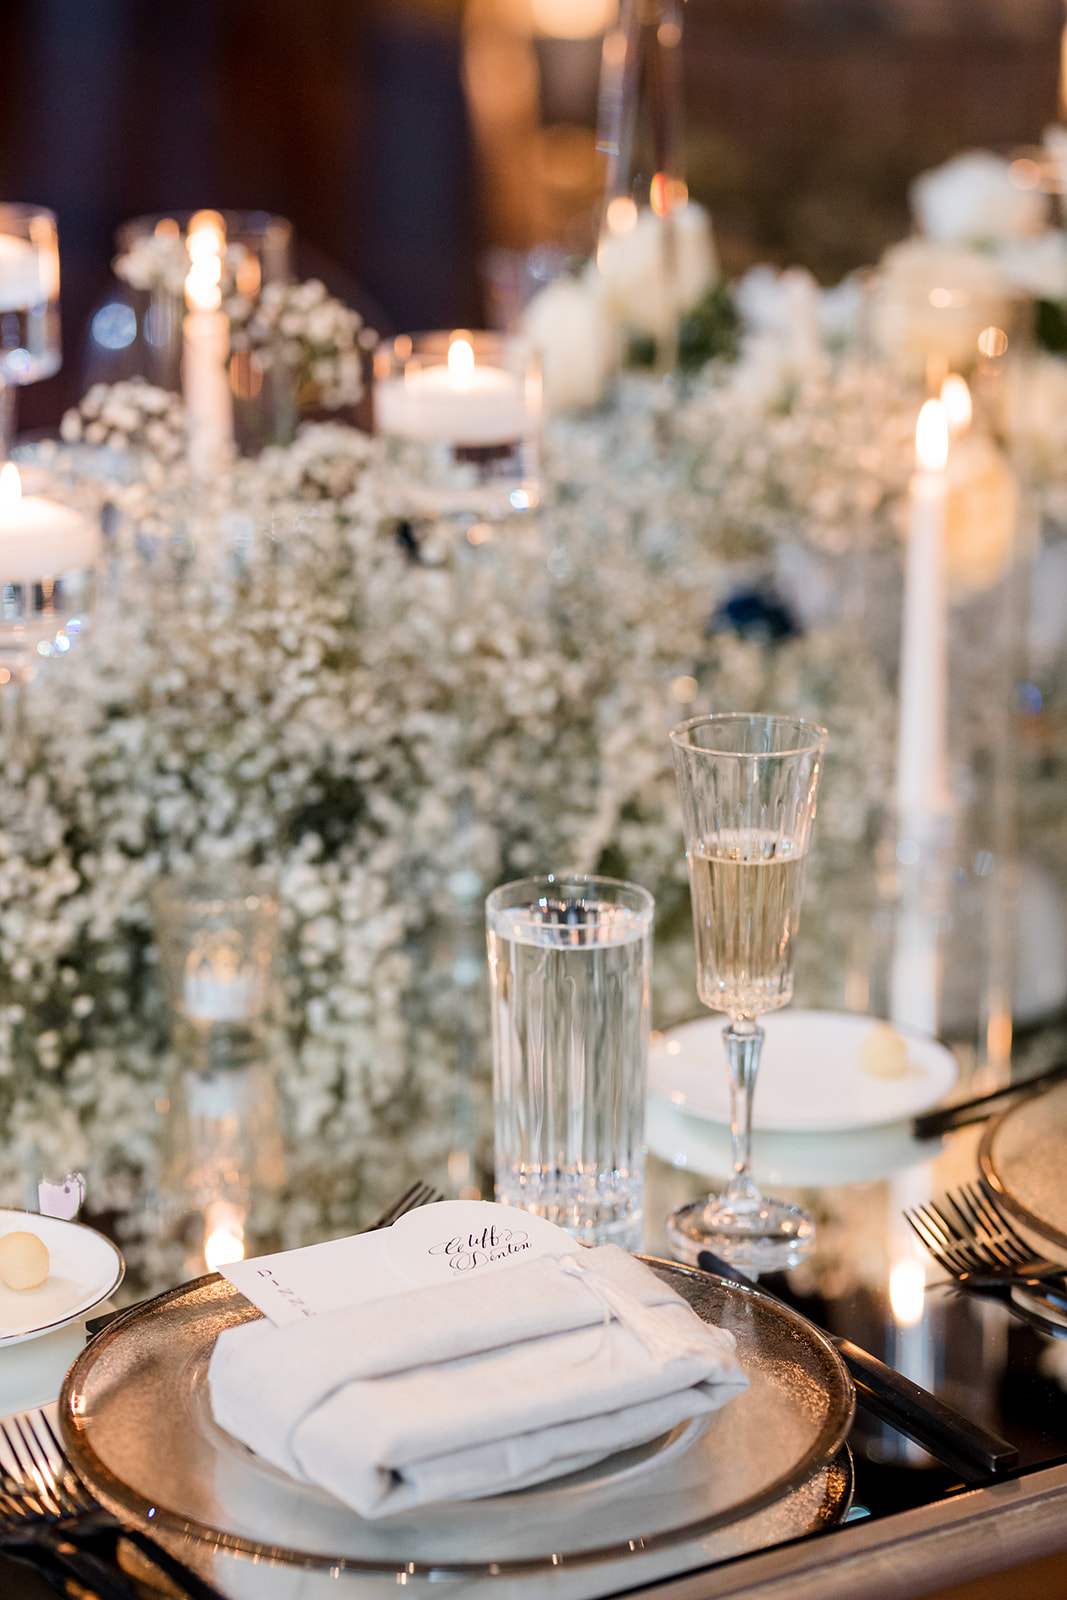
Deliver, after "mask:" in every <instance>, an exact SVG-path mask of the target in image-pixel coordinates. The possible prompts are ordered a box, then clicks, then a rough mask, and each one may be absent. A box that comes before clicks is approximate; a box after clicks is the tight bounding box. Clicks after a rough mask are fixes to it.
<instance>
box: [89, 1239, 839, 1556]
mask: <svg viewBox="0 0 1067 1600" xmlns="http://www.w3.org/2000/svg"><path fill="white" fill-rule="evenodd" d="M649 1264H650V1265H651V1266H652V1267H653V1269H654V1270H655V1271H656V1272H657V1273H658V1274H659V1276H661V1277H662V1278H664V1279H665V1280H666V1281H667V1282H669V1283H670V1284H672V1286H673V1287H675V1288H676V1289H677V1290H678V1291H679V1293H681V1294H682V1295H684V1296H685V1298H686V1299H687V1300H688V1301H689V1303H690V1305H692V1306H693V1309H694V1310H695V1311H696V1312H697V1314H698V1315H699V1316H701V1317H703V1318H704V1319H705V1320H706V1321H708V1322H713V1323H716V1324H717V1325H718V1326H720V1327H725V1328H728V1329H729V1330H730V1331H731V1332H732V1333H733V1334H734V1336H735V1338H736V1340H737V1350H738V1357H739V1359H740V1361H741V1364H742V1365H743V1366H744V1368H745V1370H746V1372H747V1373H748V1376H749V1382H750V1387H749V1389H748V1391H747V1392H746V1393H745V1394H743V1395H741V1396H740V1397H739V1398H737V1399H736V1400H733V1401H731V1403H730V1404H729V1405H727V1406H725V1407H724V1408H723V1410H722V1411H719V1412H716V1413H714V1414H713V1415H712V1416H711V1417H710V1419H708V1421H707V1425H706V1426H704V1427H696V1428H690V1429H687V1430H682V1434H681V1436H678V1435H672V1436H668V1437H667V1439H666V1440H665V1441H663V1442H661V1447H660V1448H659V1449H657V1450H654V1451H652V1452H650V1453H648V1454H646V1455H645V1456H643V1457H642V1456H641V1455H640V1454H639V1453H636V1454H635V1453H631V1455H632V1456H635V1459H633V1460H632V1461H631V1462H629V1463H628V1464H623V1463H620V1461H619V1459H618V1458H616V1459H615V1460H614V1461H613V1462H605V1463H603V1464H602V1466H601V1467H600V1468H596V1469H592V1471H590V1472H588V1473H586V1474H583V1475H582V1476H581V1477H580V1478H579V1479H574V1480H557V1481H556V1482H553V1483H548V1484H544V1485H541V1486H540V1487H538V1488H535V1489H530V1490H527V1491H524V1492H521V1493H517V1494H511V1495H504V1496H500V1497H497V1498H493V1499H487V1500H479V1501H471V1502H466V1503H464V1504H450V1505H441V1506H433V1507H426V1508H423V1509H422V1510H420V1511H419V1512H417V1513H414V1514H411V1515H408V1516H399V1517H391V1518H386V1519H382V1520H379V1521H375V1522H368V1521H365V1520H364V1519H362V1518H360V1517H359V1516H357V1515H356V1513H355V1512H353V1511H351V1510H350V1509H349V1508H348V1507H346V1506H343V1505H340V1504H339V1503H338V1502H337V1501H336V1500H334V1499H333V1498H332V1497H331V1496H330V1495H328V1494H326V1493H325V1492H324V1491H322V1490H319V1489H317V1488H315V1487H313V1486H311V1485H308V1484H303V1483H298V1482H296V1481H295V1480H293V1479H292V1478H289V1477H287V1476H285V1475H284V1474H283V1473H280V1472H278V1471H277V1470H276V1469H274V1468H273V1467H271V1466H269V1465H268V1464H267V1463H266V1462H264V1461H262V1460H260V1458H259V1457H257V1456H255V1455H253V1454H252V1453H251V1452H250V1451H249V1450H247V1449H246V1448H245V1447H244V1446H243V1445H241V1444H239V1443H238V1442H237V1441H236V1440H234V1439H232V1438H231V1437H230V1436H229V1435H228V1434H226V1433H225V1432H223V1430H222V1429H221V1428H219V1427H218V1426H217V1424H216V1423H215V1421H214V1419H213V1417H212V1416H211V1411H210V1406H209V1403H208V1398H207V1382H206V1374H207V1366H208V1361H209V1359H210V1356H211V1351H212V1349H213V1348H214V1344H215V1340H216V1338H217V1337H218V1335H219V1333H221V1332H222V1330H223V1329H224V1328H229V1327H234V1326H236V1325H237V1324H238V1323H241V1322H245V1321H248V1320H250V1319H251V1318H254V1317H256V1316H258V1315H259V1313H258V1312H257V1311H256V1310H255V1309H254V1307H252V1306H251V1305H250V1304H249V1302H248V1301H247V1300H245V1299H244V1297H243V1296H242V1295H240V1294H238V1292H237V1291H236V1290H235V1289H233V1288H232V1287H231V1285H230V1284H228V1283H227V1282H226V1281H225V1280H224V1279H221V1278H218V1277H216V1276H212V1277H209V1278H201V1279H198V1280H197V1281H196V1282H194V1283H191V1284H186V1285H184V1286H183V1287H181V1288H179V1289H174V1290H171V1291H170V1292H169V1293H167V1294H164V1295H160V1296H159V1297H158V1298H157V1299H156V1300H153V1301H150V1302H148V1303H147V1304H146V1305H144V1306H141V1307H137V1308H134V1309H132V1310H131V1311H130V1312H129V1313H128V1314H127V1315H126V1316H125V1317H123V1318H120V1319H118V1320H117V1321H116V1322H114V1323H112V1324H111V1325H110V1326H109V1327H108V1328H106V1329H105V1330H104V1332H103V1333H102V1334H100V1335H99V1336H98V1338H97V1339H95V1340H94V1341H93V1343H92V1344H90V1345H89V1346H87V1348H86V1349H85V1351H84V1352H83V1354H82V1355H81V1356H80V1357H79V1358H78V1360H77V1361H76V1362H75V1364H74V1366H73V1367H72V1368H71V1371H70V1373H69V1374H68V1377H67V1381H66V1383H65V1385H64V1388H63V1393H62V1395H61V1397H60V1410H59V1420H60V1424H61V1427H62V1430H63V1435H64V1439H65V1442H66V1445H67V1448H68V1450H69V1451H70V1454H71V1456H72V1458H73V1460H74V1463H75V1465H76V1467H77V1468H78V1471H79V1472H80V1473H81V1474H82V1476H83V1477H84V1478H85V1479H86V1480H87V1482H88V1483H89V1484H90V1486H91V1487H92V1488H93V1489H94V1490H95V1491H96V1493H97V1494H98V1495H99V1496H100V1498H101V1499H102V1500H103V1501H104V1502H105V1504H107V1505H109V1506H110V1507H111V1508H112V1509H113V1510H114V1511H115V1512H116V1513H117V1514H119V1515H120V1516H123V1517H125V1518H129V1519H132V1520H134V1521H135V1522H137V1523H139V1524H141V1525H142V1526H143V1527H146V1528H151V1529H153V1530H154V1531H156V1533H157V1534H158V1533H160V1532H166V1533H170V1534H173V1535H175V1536H178V1537H181V1536H183V1535H184V1536H190V1537H193V1538H197V1539H200V1540H205V1541H208V1542H209V1543H211V1544H213V1545H216V1546H220V1547H223V1548H228V1549H230V1550H234V1551H240V1552H244V1553H246V1554H249V1555H253V1556H256V1557H258V1558H260V1559H267V1560H274V1561H280V1562H288V1563H294V1562H295V1563H297V1564H299V1565H302V1566H310V1567H316V1566H322V1567H329V1568H331V1569H336V1568H338V1567H340V1568H345V1569H351V1570H354V1571H365V1572H379V1573H382V1572H385V1573H401V1572H403V1573H407V1574H409V1575H411V1574H415V1573H429V1572H433V1573H440V1574H444V1573H457V1574H497V1573H505V1572H514V1573H520V1572H532V1571H544V1570H546V1569H558V1568H559V1567H561V1566H580V1565H586V1564H590V1563H594V1562H603V1561H611V1560H616V1559H619V1558H620V1557H626V1556H630V1555H639V1554H643V1553H647V1552H650V1551H655V1550H658V1549H665V1548H667V1547H669V1546H672V1545H676V1544H680V1543H684V1542H687V1541H692V1540H695V1539H700V1538H704V1537H705V1536H707V1535H709V1534H711V1533H713V1532H714V1530H716V1529H718V1528H726V1527H728V1526H729V1525H731V1524H736V1523H739V1522H741V1521H742V1520H743V1519H748V1518H752V1517H753V1516H754V1515H755V1514H756V1513H758V1512H760V1511H762V1510H763V1508H765V1507H769V1506H773V1505H774V1504H775V1503H776V1502H777V1503H781V1509H782V1510H783V1511H784V1512H785V1521H786V1523H787V1528H786V1530H785V1531H781V1532H778V1533H777V1534H776V1536H775V1537H777V1538H790V1537H798V1536H799V1535H801V1534H803V1533H805V1532H808V1531H810V1529H811V1528H812V1527H815V1526H820V1525H825V1524H826V1523H828V1522H832V1521H833V1520H834V1519H835V1516H836V1515H839V1514H843V1510H844V1508H845V1505H846V1504H847V1491H848V1488H850V1483H849V1485H848V1486H847V1487H845V1486H843V1479H844V1476H845V1474H843V1472H842V1470H841V1469H840V1468H839V1467H838V1468H835V1469H834V1470H832V1471H831V1470H828V1469H829V1463H830V1462H831V1461H832V1460H833V1458H834V1457H835V1455H836V1454H837V1452H838V1450H839V1448H840V1446H841V1445H842V1443H843V1441H844V1438H845V1435H846V1433H847V1432H848V1429H849V1426H850V1424H851V1421H852V1411H853V1403H854V1396H853V1390H852V1383H851V1379H850V1378H849V1376H848V1373H847V1371H846V1370H845V1367H844V1365H843V1363H842V1361H841V1359H840V1357H839V1356H838V1354H837V1352H836V1351H835V1350H834V1348H833V1346H832V1345H831V1344H830V1342H829V1340H828V1339H826V1338H825V1337H824V1336H823V1335H822V1334H821V1333H820V1332H819V1331H818V1330H817V1329H815V1328H813V1327H812V1325H811V1324H810V1323H809V1322H807V1321H806V1320H805V1319H804V1318H803V1317H801V1316H799V1315H798V1314H797V1313H795V1312H793V1311H790V1310H789V1309H788V1308H786V1307H784V1306H782V1305H780V1304H779V1303H777V1302H776V1301H773V1300H771V1299H769V1298H768V1297H766V1296H765V1295H763V1294H761V1293H760V1291H759V1290H758V1289H756V1288H754V1287H752V1288H749V1287H747V1286H741V1285H738V1284H733V1283H727V1282H725V1281H724V1280H722V1279H720V1278H714V1277H711V1276H709V1275H708V1274H706V1273H701V1272H695V1271H692V1270H691V1269H689V1268H685V1267H679V1266H675V1265H673V1264H671V1263H666V1262H650V1263H649ZM790 1500H794V1501H795V1514H793V1515H790V1511H789V1507H788V1505H787V1502H788V1501H790ZM766 1542H774V1541H773V1539H771V1540H768V1541H766Z"/></svg>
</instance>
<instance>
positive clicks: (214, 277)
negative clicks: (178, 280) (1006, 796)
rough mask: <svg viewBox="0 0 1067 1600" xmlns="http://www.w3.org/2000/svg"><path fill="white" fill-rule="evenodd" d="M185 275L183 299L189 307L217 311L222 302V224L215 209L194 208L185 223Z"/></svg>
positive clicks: (223, 233) (224, 228) (197, 309)
mask: <svg viewBox="0 0 1067 1600" xmlns="http://www.w3.org/2000/svg"><path fill="white" fill-rule="evenodd" d="M185 247H186V249H187V250H188V252H189V261H190V263H191V265H190V267H189V275H188V277H187V278H186V280H185V301H186V304H187V305H188V307H189V309H190V311H217V310H218V309H219V307H220V306H221V304H222V287H221V284H222V252H223V250H224V249H225V248H226V227H225V224H224V223H223V220H222V218H221V217H220V216H219V214H218V212H217V211H198V212H197V213H196V215H195V217H193V219H192V221H191V222H190V224H189V235H188V237H187V239H186V241H185Z"/></svg>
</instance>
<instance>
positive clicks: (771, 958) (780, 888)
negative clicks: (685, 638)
mask: <svg viewBox="0 0 1067 1600" xmlns="http://www.w3.org/2000/svg"><path fill="white" fill-rule="evenodd" d="M670 737H671V744H672V747H673V755H674V765H675V774H676V776H677V779H678V790H679V795H680V798H681V804H682V817H683V821H684V825H685V840H686V857H687V860H688V862H689V882H690V888H691V892H692V900H693V928H694V932H695V935H696V948H697V991H698V993H699V995H700V998H701V1000H702V1001H703V1003H704V1004H705V1005H706V1006H708V1007H709V1008H710V1009H711V1010H713V1011H725V1012H726V1014H727V1015H728V1017H729V1019H730V1022H729V1026H728V1027H727V1028H726V1029H724V1032H723V1037H724V1039H725V1041H726V1056H727V1062H728V1064H729V1069H730V1135H731V1144H732V1154H733V1176H732V1177H731V1179H730V1182H729V1184H728V1186H727V1188H726V1189H725V1191H724V1192H723V1193H722V1194H721V1195H719V1196H718V1197H714V1196H709V1197H708V1198H707V1199H704V1200H696V1201H693V1202H691V1203H690V1204H689V1205H685V1206H680V1207H679V1208H678V1209H677V1210H676V1211H674V1212H673V1213H672V1214H671V1216H670V1217H669V1219H668V1223H667V1231H668V1235H669V1238H670V1241H671V1248H672V1250H673V1251H674V1253H675V1254H676V1255H677V1256H679V1257H680V1258H681V1259H682V1260H689V1261H694V1260H695V1259H696V1257H697V1255H698V1253H699V1252H700V1251H701V1250H712V1251H714V1252H715V1253H716V1254H717V1255H720V1256H722V1257H724V1258H725V1259H726V1260H728V1261H730V1262H731V1263H733V1264H734V1265H735V1266H737V1267H740V1268H741V1269H742V1270H744V1271H748V1272H754V1273H758V1272H767V1271H773V1270H775V1269H776V1268H780V1267H785V1266H792V1265H794V1264H795V1263H796V1262H797V1261H799V1260H800V1259H801V1258H802V1257H803V1256H805V1255H807V1254H808V1252H809V1251H810V1250H811V1249H812V1248H813V1246H814V1242H815V1222H814V1219H813V1218H812V1217H811V1215H810V1214H809V1213H808V1212H807V1211H804V1210H802V1209H801V1208H800V1207H799V1206H792V1205H787V1204H785V1203H784V1202H782V1201H779V1200H772V1199H769V1198H768V1197H767V1196H765V1195H763V1194H761V1193H760V1190H759V1188H758V1186H757V1184H756V1181H755V1179H754V1178H753V1176H752V1173H751V1171H750V1154H751V1143H752V1099H753V1094H754V1092H755V1088H756V1076H757V1073H758V1070H759V1061H760V1051H761V1048H762V1045H763V1029H762V1028H761V1027H760V1026H759V1024H758V1022H757V1021H756V1018H757V1017H758V1016H760V1015H761V1014H762V1013H763V1012H765V1011H776V1010H777V1009H778V1008H779V1007H780V1006H784V1005H788V1003H789V1001H790V1000H791V999H792V995H793V955H794V948H795V940H796V932H797V924H798V922H799V919H800V903H801V900H802V898H803V893H804V868H805V865H806V858H807V851H808V842H809V839H810V837H811V826H812V823H813V821H814V818H815V800H816V791H817V789H818V785H819V777H820V773H821V769H822V757H823V752H824V750H825V749H826V742H827V733H826V729H825V728H819V727H817V726H815V724H814V723H811V722H807V721H805V720H804V719H803V718H801V717H783V716H764V715H755V714H748V713H744V712H735V713H729V714H725V715H719V716H705V717H694V718H691V719H690V721H688V722H683V723H682V724H681V725H680V726H679V727H677V728H675V729H674V730H673V732H672V733H671V736H670Z"/></svg>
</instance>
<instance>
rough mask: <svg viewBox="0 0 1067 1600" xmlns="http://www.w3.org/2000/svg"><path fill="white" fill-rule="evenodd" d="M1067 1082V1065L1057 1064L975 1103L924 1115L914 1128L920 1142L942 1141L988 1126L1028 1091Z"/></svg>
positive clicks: (993, 1091) (919, 1118) (973, 1100)
mask: <svg viewBox="0 0 1067 1600" xmlns="http://www.w3.org/2000/svg"><path fill="white" fill-rule="evenodd" d="M1063 1078H1067V1061H1057V1062H1056V1063H1055V1065H1054V1066H1051V1067H1046V1068H1045V1070H1044V1071H1043V1072H1035V1073H1034V1075H1033V1077H1031V1078H1024V1079H1023V1080H1022V1081H1021V1082H1020V1083H1009V1084H1007V1085H1006V1087H1005V1088H1003V1089H993V1090H991V1091H990V1093H988V1094H978V1095H975V1096H974V1098H973V1099H972V1100H961V1101H959V1102H958V1104H956V1105H954V1106H941V1107H940V1108H939V1109H938V1110H936V1111H924V1112H923V1113H922V1115H921V1116H918V1117H916V1118H915V1120H914V1121H913V1123H912V1125H911V1128H912V1133H913V1134H914V1135H915V1137H916V1139H940V1137H941V1135H942V1134H943V1133H951V1132H952V1130H953V1129H954V1128H965V1127H967V1126H968V1124H969V1123H972V1122H984V1121H985V1119H986V1118H987V1117H991V1116H993V1114H994V1112H997V1111H999V1110H1000V1109H1001V1108H1002V1106H1005V1105H1007V1103H1008V1101H1009V1100H1012V1099H1014V1098H1015V1096H1016V1095H1020V1094H1024V1093H1025V1092H1026V1091H1027V1090H1028V1089H1044V1088H1047V1087H1048V1085H1050V1084H1053V1083H1059V1082H1060V1080H1061V1079H1063Z"/></svg>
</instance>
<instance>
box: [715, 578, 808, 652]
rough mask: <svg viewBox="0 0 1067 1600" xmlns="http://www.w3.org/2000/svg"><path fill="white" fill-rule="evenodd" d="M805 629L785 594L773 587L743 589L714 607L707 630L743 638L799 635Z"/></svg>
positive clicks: (776, 640) (774, 639)
mask: <svg viewBox="0 0 1067 1600" xmlns="http://www.w3.org/2000/svg"><path fill="white" fill-rule="evenodd" d="M802 631H803V630H802V628H801V626H800V623H799V622H798V620H797V618H796V617H795V616H794V614H793V612H792V611H791V610H790V609H789V607H788V606H787V605H786V603H785V601H784V600H783V599H782V597H781V595H779V594H776V593H775V591H774V590H773V589H739V590H738V591H737V593H736V594H733V595H731V596H730V598H729V600H724V601H723V603H722V605H721V606H718V607H717V608H716V610H714V611H713V612H712V614H711V616H710V617H709V618H708V622H707V632H708V633H709V634H711V633H736V634H739V635H740V637H741V638H742V639H765V640H768V641H773V642H774V643H778V641H779V640H781V639H795V638H799V636H800V634H801V633H802Z"/></svg>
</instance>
